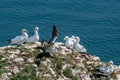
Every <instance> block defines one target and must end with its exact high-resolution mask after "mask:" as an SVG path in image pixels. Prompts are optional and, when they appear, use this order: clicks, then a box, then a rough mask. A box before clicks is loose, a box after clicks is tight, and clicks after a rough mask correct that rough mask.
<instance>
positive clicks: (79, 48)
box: [75, 37, 87, 52]
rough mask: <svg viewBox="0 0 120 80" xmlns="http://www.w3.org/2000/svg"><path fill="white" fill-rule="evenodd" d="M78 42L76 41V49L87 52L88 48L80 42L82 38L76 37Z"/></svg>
mask: <svg viewBox="0 0 120 80" xmlns="http://www.w3.org/2000/svg"><path fill="white" fill-rule="evenodd" d="M75 39H76V42H75V50H77V51H78V52H87V50H86V49H85V47H84V46H83V45H81V44H79V42H80V38H79V37H76V38H75Z"/></svg>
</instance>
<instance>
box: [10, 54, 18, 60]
mask: <svg viewBox="0 0 120 80" xmlns="http://www.w3.org/2000/svg"><path fill="white" fill-rule="evenodd" d="M16 57H17V56H16V55H15V54H11V55H10V56H9V58H10V59H15V58H16Z"/></svg>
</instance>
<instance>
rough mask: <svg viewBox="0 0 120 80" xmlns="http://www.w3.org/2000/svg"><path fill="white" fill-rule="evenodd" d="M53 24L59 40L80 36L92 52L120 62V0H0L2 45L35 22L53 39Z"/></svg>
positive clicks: (31, 26)
mask: <svg viewBox="0 0 120 80" xmlns="http://www.w3.org/2000/svg"><path fill="white" fill-rule="evenodd" d="M53 24H55V25H56V26H57V28H58V31H59V37H58V41H61V42H63V38H64V37H65V36H67V35H68V36H72V35H75V36H79V37H80V38H81V42H80V43H81V44H82V45H84V46H85V47H86V48H87V51H88V53H89V54H91V55H96V56H99V57H100V58H101V61H104V62H106V61H109V60H112V61H114V64H116V65H120V58H119V57H120V0H0V46H5V45H6V40H7V39H10V38H13V37H15V36H16V35H20V34H21V29H23V28H26V29H27V30H28V33H29V35H30V36H31V35H32V34H33V29H34V27H35V26H38V27H39V34H40V41H41V40H42V39H43V38H45V39H47V40H49V39H50V37H51V31H52V25H53Z"/></svg>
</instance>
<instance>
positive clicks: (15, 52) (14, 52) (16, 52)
mask: <svg viewBox="0 0 120 80" xmlns="http://www.w3.org/2000/svg"><path fill="white" fill-rule="evenodd" d="M8 52H9V53H12V54H20V51H19V50H15V51H8Z"/></svg>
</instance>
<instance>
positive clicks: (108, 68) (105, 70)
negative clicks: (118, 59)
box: [100, 61, 114, 73]
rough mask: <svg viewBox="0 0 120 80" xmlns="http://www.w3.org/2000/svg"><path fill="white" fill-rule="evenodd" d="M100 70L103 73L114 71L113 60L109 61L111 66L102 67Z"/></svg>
mask: <svg viewBox="0 0 120 80" xmlns="http://www.w3.org/2000/svg"><path fill="white" fill-rule="evenodd" d="M100 71H101V72H103V73H112V72H113V71H114V67H113V62H112V61H110V62H109V66H106V67H101V68H100Z"/></svg>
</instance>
